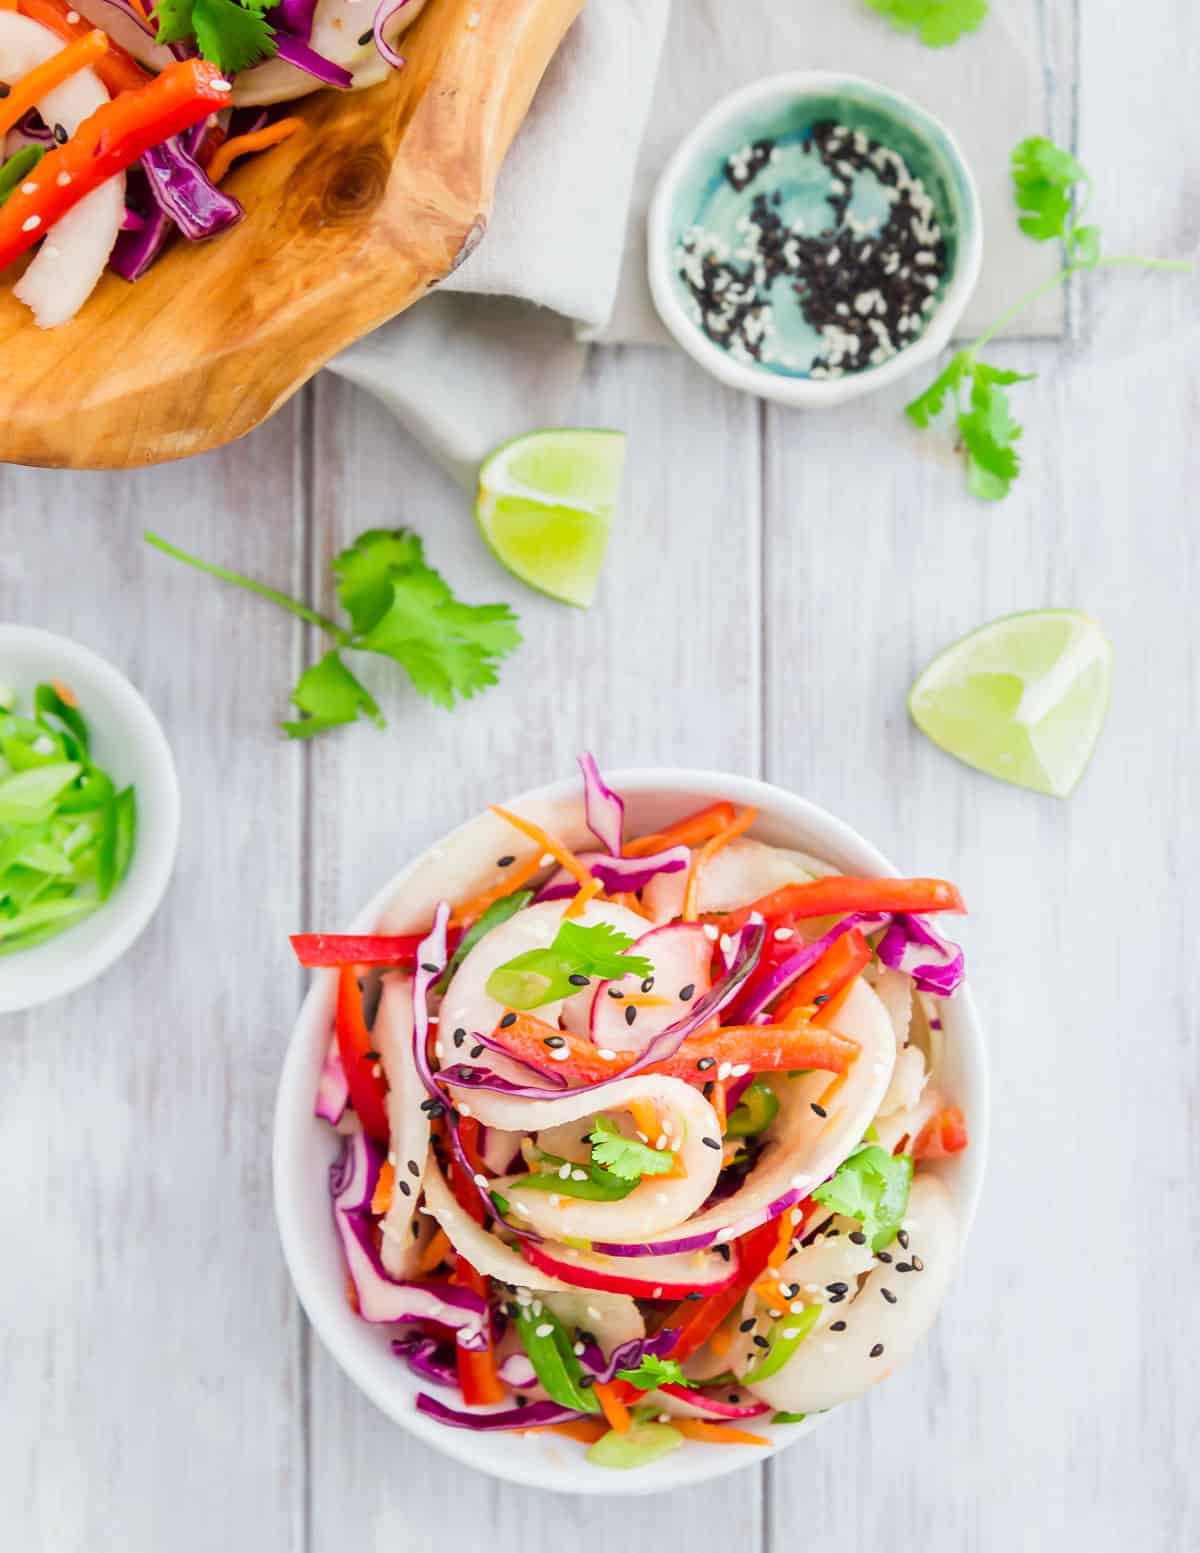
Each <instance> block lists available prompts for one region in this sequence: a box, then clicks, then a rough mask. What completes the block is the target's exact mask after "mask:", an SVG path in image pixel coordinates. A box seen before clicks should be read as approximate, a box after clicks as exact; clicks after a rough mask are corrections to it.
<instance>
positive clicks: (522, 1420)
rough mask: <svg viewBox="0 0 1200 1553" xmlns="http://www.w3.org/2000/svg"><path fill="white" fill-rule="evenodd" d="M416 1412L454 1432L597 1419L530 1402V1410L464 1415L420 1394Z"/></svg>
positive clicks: (541, 1425) (515, 1408)
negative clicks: (446, 1426) (433, 1419)
mask: <svg viewBox="0 0 1200 1553" xmlns="http://www.w3.org/2000/svg"><path fill="white" fill-rule="evenodd" d="M417 1412H418V1413H424V1414H426V1416H427V1417H429V1418H436V1419H437V1421H438V1423H439V1424H447V1425H449V1427H450V1428H451V1429H477V1430H481V1431H483V1430H492V1429H538V1428H542V1427H544V1426H545V1425H547V1424H565V1423H570V1422H572V1421H573V1420H574V1419H577V1418H595V1416H596V1415H595V1413H580V1412H578V1411H577V1410H576V1409H575V1408H573V1407H563V1406H562V1405H561V1403H558V1402H531V1403H530V1404H529V1406H528V1407H506V1408H502V1409H500V1410H499V1411H498V1412H495V1413H478V1412H464V1411H463V1410H462V1409H460V1408H455V1407H447V1406H446V1404H445V1403H444V1402H439V1401H438V1400H437V1398H436V1397H431V1396H428V1395H426V1393H425V1392H423V1391H421V1392H418V1393H417Z"/></svg>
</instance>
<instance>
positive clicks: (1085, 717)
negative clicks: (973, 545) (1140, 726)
mask: <svg viewBox="0 0 1200 1553" xmlns="http://www.w3.org/2000/svg"><path fill="white" fill-rule="evenodd" d="M1112 663H1113V653H1112V644H1111V643H1110V642H1109V640H1108V638H1107V637H1106V636H1105V634H1104V632H1103V631H1102V630H1101V629H1100V627H1099V626H1098V625H1097V624H1096V622H1095V621H1094V620H1091V619H1089V618H1088V616H1087V615H1082V614H1080V613H1079V612H1078V611H1076V610H1072V609H1039V610H1031V611H1030V612H1029V613H1028V614H1023V615H1007V616H1005V617H1004V619H1002V620H994V621H992V623H991V624H990V625H986V626H981V627H980V629H979V630H978V631H972V633H971V634H970V635H969V636H964V637H963V638H962V640H961V641H958V642H955V643H954V645H953V646H952V647H947V648H946V649H945V651H944V652H941V653H939V654H938V656H937V657H936V658H935V659H934V660H933V662H932V663H931V664H930V665H929V667H928V668H927V669H926V670H925V672H924V673H923V674H922V675H921V676H920V678H919V679H918V680H917V682H916V684H915V685H914V686H913V687H912V690H911V691H910V692H909V696H908V710H909V713H910V715H911V717H912V720H913V722H914V723H916V725H917V727H918V728H919V729H920V730H921V732H922V733H924V734H926V735H928V737H929V738H931V739H932V740H933V742H934V743H935V744H939V745H940V746H941V747H942V749H944V750H946V751H948V752H949V754H951V755H954V756H956V757H957V758H958V759H959V760H962V761H965V762H966V764H967V765H968V766H974V767H975V768H976V769H977V770H979V771H986V772H987V773H988V775H989V776H994V777H999V778H1000V780H1001V781H1002V782H1013V783H1015V784H1016V785H1017V786H1018V787H1030V788H1032V789H1033V790H1034V792H1037V793H1050V794H1052V795H1053V796H1054V797H1056V798H1066V797H1067V795H1068V794H1069V793H1070V792H1071V791H1072V789H1073V788H1074V786H1075V784H1076V783H1077V782H1078V781H1079V778H1080V777H1081V776H1082V775H1083V772H1084V768H1085V767H1086V765H1087V763H1088V760H1089V759H1090V758H1091V754H1092V751H1093V750H1094V749H1095V747H1096V741H1097V739H1099V737H1100V730H1101V728H1103V726H1104V719H1105V716H1106V715H1107V712H1108V700H1109V693H1110V691H1111V689H1112Z"/></svg>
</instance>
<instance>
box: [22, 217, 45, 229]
mask: <svg viewBox="0 0 1200 1553" xmlns="http://www.w3.org/2000/svg"><path fill="white" fill-rule="evenodd" d="M41 224H42V218H41V216H26V218H25V220H24V221H22V222H21V230H22V232H36V231H37V229H38V227H40V226H41Z"/></svg>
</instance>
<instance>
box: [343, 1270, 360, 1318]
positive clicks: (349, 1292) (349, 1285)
mask: <svg viewBox="0 0 1200 1553" xmlns="http://www.w3.org/2000/svg"><path fill="white" fill-rule="evenodd" d="M346 1303H347V1305H349V1307H350V1309H351V1310H352V1311H353V1312H354V1314H355V1315H356V1316H357V1315H359V1314H360V1312H359V1306H358V1290H357V1289H356V1288H355V1287H354V1279H353V1278H351V1276H350V1274H349V1273H347V1274H346Z"/></svg>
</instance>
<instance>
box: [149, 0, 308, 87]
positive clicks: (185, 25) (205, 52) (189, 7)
mask: <svg viewBox="0 0 1200 1553" xmlns="http://www.w3.org/2000/svg"><path fill="white" fill-rule="evenodd" d="M276 4H278V0H159V4H158V5H157V6H156V7H155V9H154V18H155V20H156V21H157V23H158V32H157V34H156V39H155V41H156V42H158V43H179V42H183V41H185V40H187V39H191V38H194V39H195V41H196V46H197V48H198V49H199V50H200V54H201V56H202V57H203V58H204V59H208V60H211V61H212V63H213V64H214V65H216V66H217V67H218V69H220V70H223V71H224V72H225V74H226V75H233V74H235V73H236V72H237V71H239V70H245V69H247V68H248V67H249V66H250V65H254V64H257V63H258V61H259V60H260V59H265V58H267V57H268V56H270V55H272V54H274V53H275V49H276V45H275V41H274V40H275V29H274V28H273V27H272V26H271V25H270V23H269V22H268V21H267V20H266V18H265V16H264V15H263V12H264V11H267V10H269V9H271V7H273V6H274V5H276Z"/></svg>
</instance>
